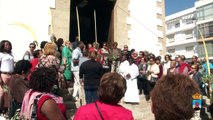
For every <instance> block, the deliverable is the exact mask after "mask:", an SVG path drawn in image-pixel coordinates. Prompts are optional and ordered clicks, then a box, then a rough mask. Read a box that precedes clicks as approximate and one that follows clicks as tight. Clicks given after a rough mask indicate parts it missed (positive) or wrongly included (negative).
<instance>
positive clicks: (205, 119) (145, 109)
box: [63, 89, 210, 120]
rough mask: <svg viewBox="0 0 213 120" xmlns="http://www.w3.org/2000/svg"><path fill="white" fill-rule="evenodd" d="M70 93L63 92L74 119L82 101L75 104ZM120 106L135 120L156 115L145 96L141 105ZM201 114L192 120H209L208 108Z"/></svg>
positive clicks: (152, 117)
mask: <svg viewBox="0 0 213 120" xmlns="http://www.w3.org/2000/svg"><path fill="white" fill-rule="evenodd" d="M69 91H71V92H72V89H70V90H69ZM71 92H70V93H71ZM70 93H68V91H67V90H63V94H64V95H63V97H64V101H65V104H66V105H67V116H68V117H69V118H70V116H72V117H73V116H74V114H75V111H76V109H77V108H78V107H79V106H80V100H78V101H77V102H73V101H72V100H71V98H72V95H71V94H70ZM204 99H205V101H206V103H207V106H208V105H209V102H210V101H209V99H207V98H206V97H204ZM121 101H122V100H121ZM120 104H121V105H122V106H124V107H125V108H127V109H129V110H131V111H132V113H133V117H134V119H135V120H154V115H153V114H152V112H151V105H150V103H147V102H146V100H145V97H144V95H140V104H139V105H132V104H126V103H124V102H121V103H120ZM201 114H202V116H201V118H202V119H192V120H209V118H210V115H209V113H208V112H207V108H206V107H204V108H202V111H201Z"/></svg>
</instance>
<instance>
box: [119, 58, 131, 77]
mask: <svg viewBox="0 0 213 120" xmlns="http://www.w3.org/2000/svg"><path fill="white" fill-rule="evenodd" d="M128 67H129V61H128V60H127V56H126V55H123V56H122V59H121V64H120V65H119V67H118V73H119V74H120V75H122V76H123V77H124V78H125V76H126V75H127V73H126V68H128Z"/></svg>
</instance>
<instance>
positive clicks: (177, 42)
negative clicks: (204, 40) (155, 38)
mask: <svg viewBox="0 0 213 120" xmlns="http://www.w3.org/2000/svg"><path fill="white" fill-rule="evenodd" d="M196 42H197V40H196V38H193V37H188V38H187V37H184V38H181V39H174V38H173V39H167V44H166V47H171V46H178V45H185V44H189V43H196Z"/></svg>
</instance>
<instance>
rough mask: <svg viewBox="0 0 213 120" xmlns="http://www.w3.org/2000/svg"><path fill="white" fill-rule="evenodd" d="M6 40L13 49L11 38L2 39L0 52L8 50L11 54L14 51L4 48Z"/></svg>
mask: <svg viewBox="0 0 213 120" xmlns="http://www.w3.org/2000/svg"><path fill="white" fill-rule="evenodd" d="M6 42H7V43H9V45H10V47H11V49H12V44H11V42H10V41H9V40H2V41H1V42H0V52H7V53H8V52H9V53H10V54H11V52H12V51H6V50H5V48H4V45H5V43H6Z"/></svg>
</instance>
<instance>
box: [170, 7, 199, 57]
mask: <svg viewBox="0 0 213 120" xmlns="http://www.w3.org/2000/svg"><path fill="white" fill-rule="evenodd" d="M194 17H195V8H190V9H187V10H184V11H181V12H178V13H175V14H173V15H170V16H167V17H166V38H167V45H166V48H167V53H168V54H171V55H172V56H175V55H185V57H186V58H190V57H192V55H196V56H198V52H197V39H196V34H195V21H194V20H193V18H194Z"/></svg>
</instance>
